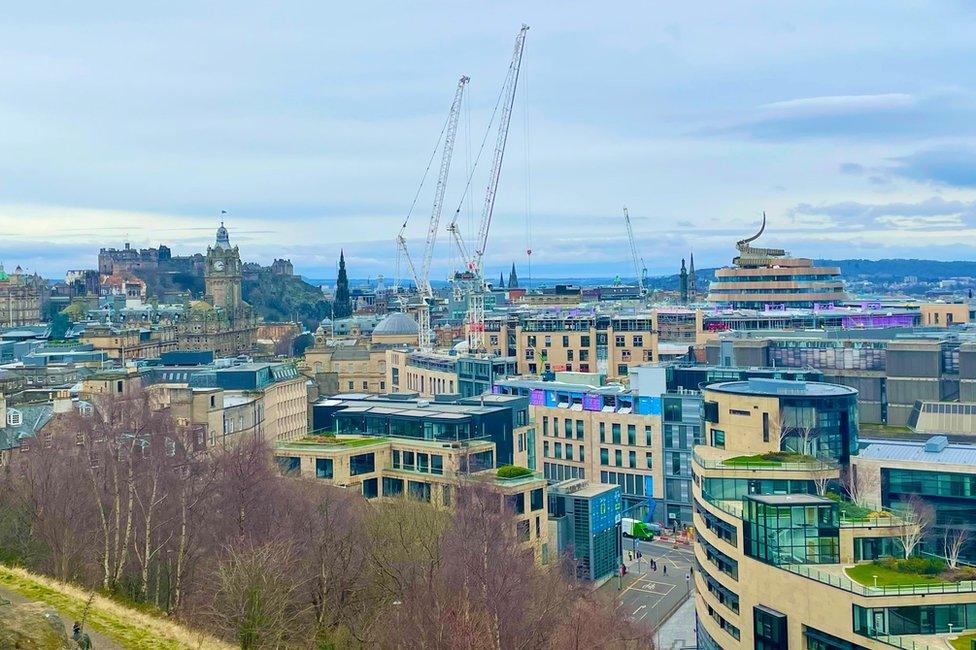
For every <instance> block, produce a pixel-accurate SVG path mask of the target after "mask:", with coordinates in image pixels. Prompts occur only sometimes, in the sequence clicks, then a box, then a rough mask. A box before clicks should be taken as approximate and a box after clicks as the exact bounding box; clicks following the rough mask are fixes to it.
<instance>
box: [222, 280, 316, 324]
mask: <svg viewBox="0 0 976 650" xmlns="http://www.w3.org/2000/svg"><path fill="white" fill-rule="evenodd" d="M241 290H242V292H243V294H244V300H246V301H247V302H248V303H250V305H251V307H253V308H254V311H255V313H256V314H257V315H258V316H261V317H263V318H264V320H266V321H291V320H294V319H296V318H297V319H298V320H300V321H301V322H302V323H304V324H305V326H306V327H309V328H310V329H313V330H314V329H315V327H316V326H317V325H318V323H319V321H321V320H322V319H323V318H325V317H327V316H330V315H331V314H332V303H330V302H329V301H328V300H326V299H325V297H324V296H323V295H322V291H321V290H320V289H319V288H318V287H317V286H315V285H312V284H309V283H308V282H305V281H304V280H302V279H301V278H300V277H298V276H293V275H275V274H274V273H272V272H271V270H270V269H261V270H260V271H259V272H258V274H257V277H256V278H254V279H245V280H244V283H243V286H242V287H241Z"/></svg>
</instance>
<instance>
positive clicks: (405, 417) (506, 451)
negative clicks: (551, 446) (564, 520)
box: [312, 393, 538, 471]
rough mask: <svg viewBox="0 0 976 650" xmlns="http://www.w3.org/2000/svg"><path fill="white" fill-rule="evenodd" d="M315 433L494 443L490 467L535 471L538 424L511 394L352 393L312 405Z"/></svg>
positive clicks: (522, 401)
mask: <svg viewBox="0 0 976 650" xmlns="http://www.w3.org/2000/svg"><path fill="white" fill-rule="evenodd" d="M312 428H313V430H314V431H315V432H330V433H333V434H337V435H340V434H341V435H355V434H361V435H370V436H389V437H399V438H413V439H417V440H431V441H440V442H453V443H456V444H468V443H469V442H474V441H484V440H487V441H490V442H492V443H493V446H492V450H493V451H492V453H493V454H496V456H494V457H493V458H492V459H491V461H492V462H491V463H489V464H487V465H486V466H489V467H494V466H495V464H496V463H497V464H498V465H519V466H521V467H527V468H528V469H531V470H533V471H535V470H536V469H537V465H538V462H537V460H536V444H537V443H536V425H535V423H534V422H532V421H531V420H530V418H529V403H528V400H527V399H525V398H522V397H518V396H511V395H483V396H479V397H472V398H460V397H458V396H456V395H454V396H441V397H439V398H437V399H435V400H433V401H431V400H427V399H420V398H419V397H418V396H417V395H416V394H408V393H397V394H390V395H366V394H359V395H357V394H351V395H337V396H335V397H330V398H325V399H321V400H319V401H318V402H317V403H315V404H313V405H312Z"/></svg>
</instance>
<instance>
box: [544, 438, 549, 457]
mask: <svg viewBox="0 0 976 650" xmlns="http://www.w3.org/2000/svg"><path fill="white" fill-rule="evenodd" d="M542 455H543V456H545V457H546V458H549V441H548V440H543V441H542Z"/></svg>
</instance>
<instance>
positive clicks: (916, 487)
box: [851, 436, 976, 563]
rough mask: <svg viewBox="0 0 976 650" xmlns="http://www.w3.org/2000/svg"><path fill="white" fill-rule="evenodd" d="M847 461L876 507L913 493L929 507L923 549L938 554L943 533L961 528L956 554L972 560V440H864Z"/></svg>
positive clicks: (975, 532) (975, 504) (975, 511)
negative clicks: (963, 532) (930, 518)
mask: <svg viewBox="0 0 976 650" xmlns="http://www.w3.org/2000/svg"><path fill="white" fill-rule="evenodd" d="M851 462H852V465H853V466H854V467H855V468H856V472H857V475H858V477H859V481H860V484H861V486H862V488H863V490H864V492H865V493H866V498H867V499H870V501H871V502H872V503H873V504H875V505H877V506H878V507H884V508H891V509H893V510H900V509H904V508H905V507H908V506H909V504H910V503H911V502H912V501H913V500H914V499H916V498H918V499H921V502H922V503H925V504H928V506H930V507H931V509H932V515H933V516H934V521H932V523H931V524H930V528H929V530H928V532H927V533H926V535H925V536H924V538H923V539H922V541H921V547H922V549H923V550H924V551H926V552H929V553H933V554H936V555H941V554H942V553H943V551H944V549H943V544H944V541H945V539H946V535H947V534H948V535H951V534H952V533H953V532H954V531H956V530H959V529H964V530H966V531H968V533H967V534H966V539H965V540H964V542H963V544H962V548H961V549H960V550H961V552H960V559H962V560H964V561H967V562H971V563H976V446H974V445H971V444H956V443H950V442H949V440H948V439H947V438H946V437H945V436H932V437H931V438H929V439H928V440H927V441H924V442H923V441H909V440H864V441H862V443H861V450H860V452H859V453H858V455H857V456H854V457H852V459H851Z"/></svg>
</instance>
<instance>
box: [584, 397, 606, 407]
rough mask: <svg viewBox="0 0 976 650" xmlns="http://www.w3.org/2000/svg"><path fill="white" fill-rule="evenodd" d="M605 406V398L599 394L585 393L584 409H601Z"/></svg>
mask: <svg viewBox="0 0 976 650" xmlns="http://www.w3.org/2000/svg"><path fill="white" fill-rule="evenodd" d="M602 408H603V399H602V398H601V397H600V396H599V395H583V410H584V411H599V410H600V409H602Z"/></svg>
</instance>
